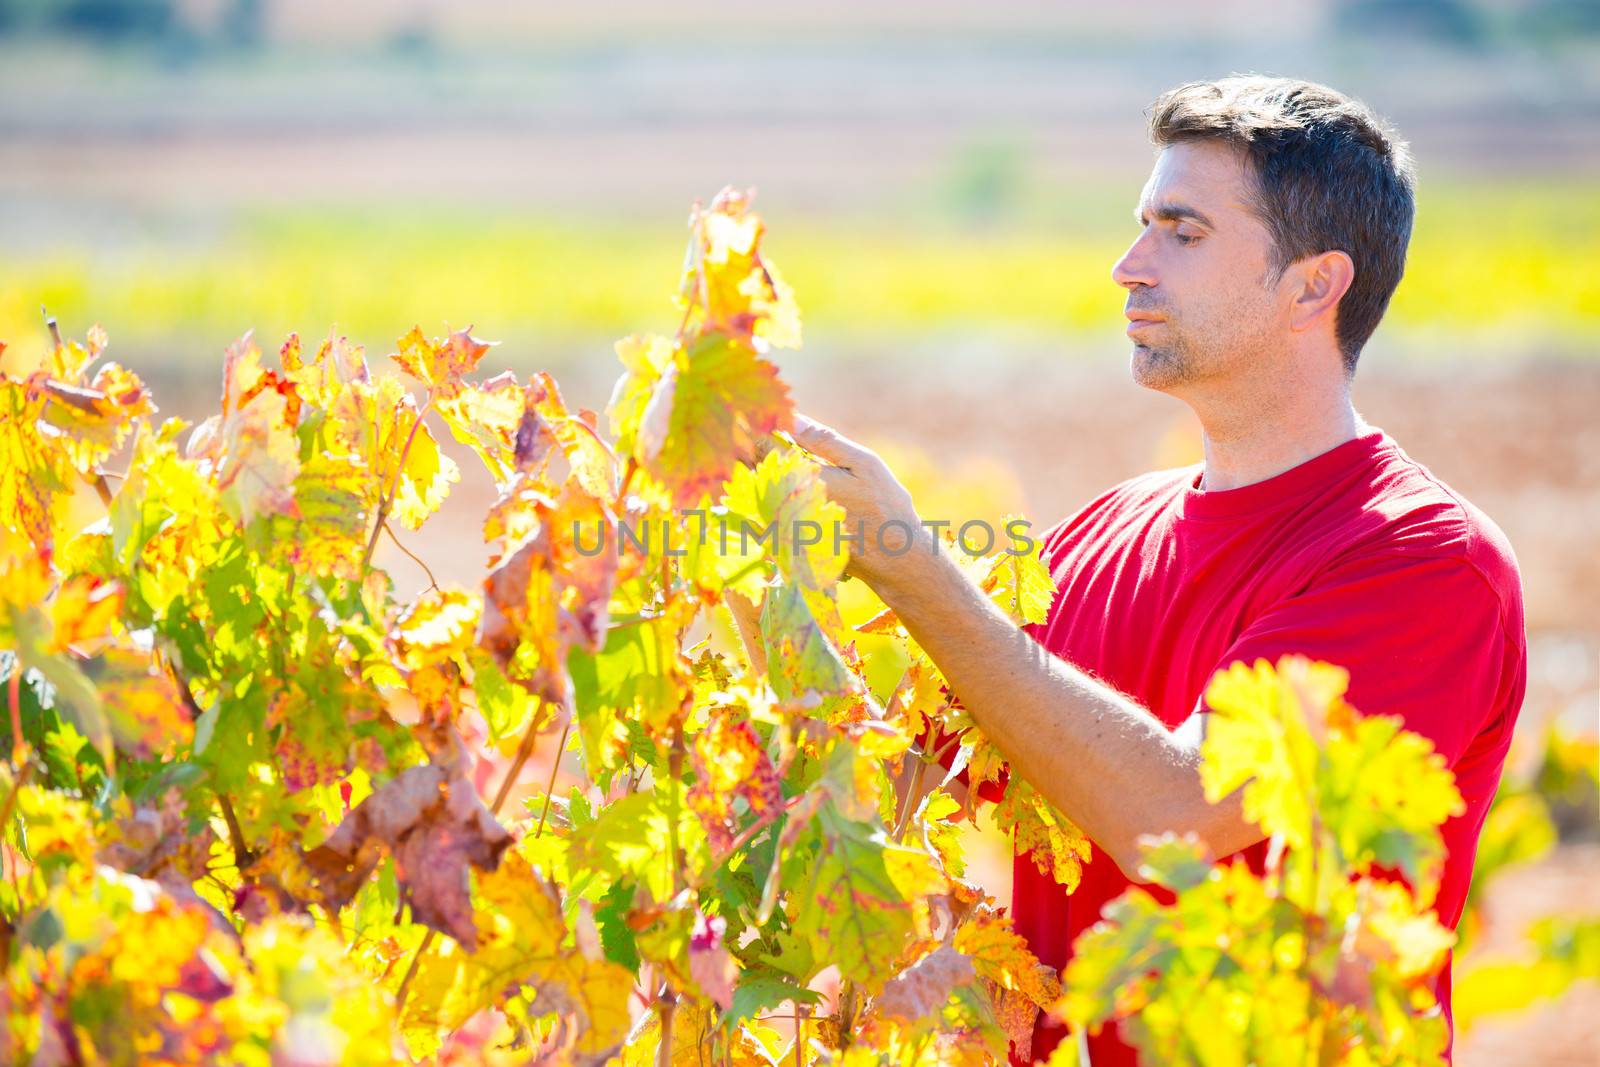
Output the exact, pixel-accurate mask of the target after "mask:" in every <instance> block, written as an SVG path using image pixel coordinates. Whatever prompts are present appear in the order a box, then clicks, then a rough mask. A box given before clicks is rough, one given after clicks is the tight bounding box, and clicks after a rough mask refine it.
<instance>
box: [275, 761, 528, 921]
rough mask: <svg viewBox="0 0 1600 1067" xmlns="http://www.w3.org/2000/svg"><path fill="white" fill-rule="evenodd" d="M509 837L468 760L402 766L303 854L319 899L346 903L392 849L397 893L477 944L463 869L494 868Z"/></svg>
mask: <svg viewBox="0 0 1600 1067" xmlns="http://www.w3.org/2000/svg"><path fill="white" fill-rule="evenodd" d="M510 844H511V835H510V834H509V833H507V832H506V830H505V828H504V827H502V826H501V825H500V824H499V823H498V822H496V821H495V818H494V816H493V815H492V814H490V812H489V809H488V808H487V807H485V806H484V803H483V801H482V800H481V799H479V797H478V793H477V791H476V790H475V789H473V787H472V782H471V781H470V780H469V779H468V778H467V777H466V774H465V761H464V760H463V761H455V762H450V763H431V764H428V765H426V766H422V767H412V768H410V769H409V770H405V771H402V772H401V773H400V774H399V775H398V776H396V777H395V778H394V779H393V780H392V781H390V782H389V783H387V784H386V785H384V786H383V787H382V788H380V789H379V790H378V791H377V792H375V793H373V794H372V795H371V796H369V797H368V798H367V799H366V800H363V801H362V802H361V803H360V804H358V805H356V807H355V809H354V810H353V811H351V812H350V814H349V815H348V816H346V818H345V819H344V821H343V822H341V823H340V824H339V827H338V829H336V830H334V832H333V833H332V834H331V835H330V836H329V837H328V840H327V841H325V842H323V843H322V844H321V845H319V846H318V847H316V848H315V849H312V850H311V851H310V852H308V853H307V854H306V857H305V859H306V863H307V865H308V866H310V868H311V869H312V871H313V872H314V873H315V875H316V877H317V879H318V889H319V893H320V897H321V900H322V902H323V903H324V904H325V905H326V906H327V907H329V908H330V909H332V910H334V911H338V910H340V909H341V908H343V907H344V906H345V905H346V904H348V903H349V902H350V900H351V898H352V897H354V896H355V894H356V891H357V890H359V889H360V888H361V886H362V885H364V884H365V883H366V881H367V879H368V878H369V877H370V876H371V874H372V872H373V870H374V869H375V868H376V867H377V864H378V860H379V859H380V858H381V856H382V853H383V852H385V851H387V852H389V853H391V854H392V855H393V856H394V857H395V861H396V865H397V867H398V871H399V881H400V899H401V901H402V902H403V903H406V904H409V905H410V907H411V914H412V916H413V918H415V919H416V921H417V922H419V923H422V924H423V925H424V926H427V927H430V928H432V929H434V930H438V931H439V932H440V933H443V934H449V935H450V936H451V937H453V938H455V939H456V940H457V941H459V942H460V943H461V944H462V945H464V946H466V947H467V948H468V949H469V950H470V949H472V948H474V947H476V945H477V925H476V923H475V922H474V920H473V915H472V896H471V880H470V878H469V877H468V869H469V868H470V867H476V868H478V869H479V870H482V871H492V870H494V869H495V867H496V866H498V865H499V862H500V854H501V853H502V852H504V851H505V850H506V848H507V847H508V846H509V845H510Z"/></svg>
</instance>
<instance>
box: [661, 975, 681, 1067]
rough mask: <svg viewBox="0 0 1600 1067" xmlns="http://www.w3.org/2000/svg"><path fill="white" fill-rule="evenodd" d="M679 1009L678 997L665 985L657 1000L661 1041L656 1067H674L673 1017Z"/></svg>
mask: <svg viewBox="0 0 1600 1067" xmlns="http://www.w3.org/2000/svg"><path fill="white" fill-rule="evenodd" d="M677 1010H678V998H677V997H676V996H674V995H673V994H672V991H671V990H670V989H668V988H666V987H665V986H663V987H662V989H661V996H660V997H659V998H658V999H657V1000H656V1012H657V1014H659V1015H660V1016H661V1043H660V1044H659V1045H657V1046H656V1067H672V1017H673V1015H675V1014H676V1013H677Z"/></svg>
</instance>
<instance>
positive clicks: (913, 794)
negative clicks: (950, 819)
mask: <svg viewBox="0 0 1600 1067" xmlns="http://www.w3.org/2000/svg"><path fill="white" fill-rule="evenodd" d="M927 770H928V762H927V760H922V759H919V760H917V765H916V766H915V767H913V768H912V769H911V782H910V784H908V785H907V786H906V795H905V798H904V799H903V800H901V802H900V816H899V817H898V818H897V819H895V821H894V839H895V840H896V841H899V840H900V839H901V838H903V837H905V835H906V827H908V826H910V825H911V813H912V812H914V811H916V810H917V793H918V792H919V791H920V790H921V789H922V778H923V775H924V774H926V773H927Z"/></svg>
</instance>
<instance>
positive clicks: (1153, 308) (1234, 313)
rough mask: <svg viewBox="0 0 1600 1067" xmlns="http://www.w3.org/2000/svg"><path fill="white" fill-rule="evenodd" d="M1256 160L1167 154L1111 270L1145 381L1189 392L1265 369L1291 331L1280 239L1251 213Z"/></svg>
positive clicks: (1199, 149)
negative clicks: (1276, 261) (1276, 265)
mask: <svg viewBox="0 0 1600 1067" xmlns="http://www.w3.org/2000/svg"><path fill="white" fill-rule="evenodd" d="M1254 188H1255V185H1254V177H1253V176H1252V175H1251V173H1250V171H1249V162H1248V161H1247V160H1246V159H1245V157H1244V156H1243V155H1242V154H1241V153H1239V152H1238V151H1236V150H1235V149H1233V148H1231V147H1230V146H1227V145H1223V144H1218V143H1215V142H1207V141H1191V142H1186V143H1181V144H1175V145H1171V146H1169V147H1167V148H1165V149H1163V150H1162V152H1161V155H1160V157H1159V158H1158V159H1157V160H1156V166H1155V170H1154V171H1153V172H1151V175H1150V180H1149V181H1148V182H1147V183H1146V184H1145V187H1144V192H1143V194H1142V195H1141V197H1140V199H1139V205H1138V207H1137V209H1136V211H1135V214H1136V216H1137V218H1138V223H1139V227H1140V233H1139V236H1138V238H1137V239H1136V240H1135V241H1134V242H1133V244H1132V246H1131V247H1129V249H1128V251H1127V252H1125V253H1123V256H1122V259H1121V260H1119V261H1118V262H1117V264H1116V266H1115V267H1113V268H1112V270H1111V277H1112V278H1113V279H1115V280H1116V282H1117V284H1118V285H1121V286H1123V287H1124V288H1125V289H1127V290H1128V299H1127V305H1126V309H1125V310H1126V314H1127V316H1128V318H1129V320H1130V321H1129V323H1128V336H1129V337H1130V338H1132V339H1133V342H1134V349H1133V357H1132V364H1133V365H1132V370H1133V377H1134V380H1135V381H1137V382H1138V383H1139V384H1141V385H1144V386H1146V387H1148V388H1151V389H1158V390H1160V391H1162V392H1167V393H1174V394H1180V395H1181V394H1182V393H1184V392H1185V391H1187V390H1189V389H1190V388H1191V387H1193V386H1196V385H1199V384H1202V383H1205V382H1208V381H1211V382H1215V381H1217V380H1220V379H1229V378H1233V379H1237V378H1238V377H1240V376H1241V375H1244V374H1248V373H1250V372H1251V371H1253V370H1261V369H1264V368H1265V367H1266V366H1267V365H1269V361H1270V360H1271V359H1272V358H1273V357H1274V356H1275V355H1277V354H1279V353H1281V351H1282V345H1283V342H1284V340H1285V339H1286V338H1287V336H1288V334H1289V319H1288V308H1289V300H1288V299H1287V297H1286V296H1284V294H1283V293H1282V292H1281V290H1282V289H1283V288H1284V284H1283V282H1284V280H1281V279H1280V280H1279V281H1278V282H1277V283H1275V284H1273V285H1271V286H1269V285H1268V284H1267V283H1268V281H1269V278H1268V277H1267V271H1268V267H1269V265H1270V264H1271V261H1272V238H1271V235H1270V234H1269V233H1268V231H1267V228H1266V227H1265V226H1264V225H1262V223H1261V222H1260V220H1259V219H1257V218H1256V216H1255V214H1254V213H1253V211H1252V210H1251V208H1250V207H1249V200H1250V197H1251V195H1252V193H1253V192H1254Z"/></svg>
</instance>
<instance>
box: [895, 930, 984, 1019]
mask: <svg viewBox="0 0 1600 1067" xmlns="http://www.w3.org/2000/svg"><path fill="white" fill-rule="evenodd" d="M977 977H978V974H977V971H975V970H973V967H972V961H971V960H969V959H967V957H965V956H963V955H962V954H961V953H960V952H957V951H956V950H955V949H953V948H951V947H950V946H948V945H943V946H940V947H939V948H936V949H934V950H933V951H932V952H930V953H929V954H928V955H926V956H924V957H922V958H921V959H920V960H918V961H917V962H916V963H913V964H912V965H911V966H909V967H907V968H906V969H905V970H903V971H901V972H900V973H899V974H897V975H895V976H894V977H893V978H891V979H889V980H888V981H887V982H885V983H884V986H883V992H882V993H880V994H878V999H877V1000H876V1001H874V1008H875V1010H876V1011H877V1013H878V1014H879V1015H881V1016H882V1017H884V1018H886V1019H898V1020H900V1021H901V1022H908V1023H915V1022H921V1021H922V1020H923V1019H928V1018H936V1017H937V1016H938V1015H939V1013H940V1012H941V1011H943V1010H944V1006H945V1004H946V1003H947V1002H948V1001H949V1000H950V994H951V993H952V992H954V991H955V989H956V987H957V986H963V985H970V984H971V983H972V982H973V981H974V980H975V979H976V978H977Z"/></svg>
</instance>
